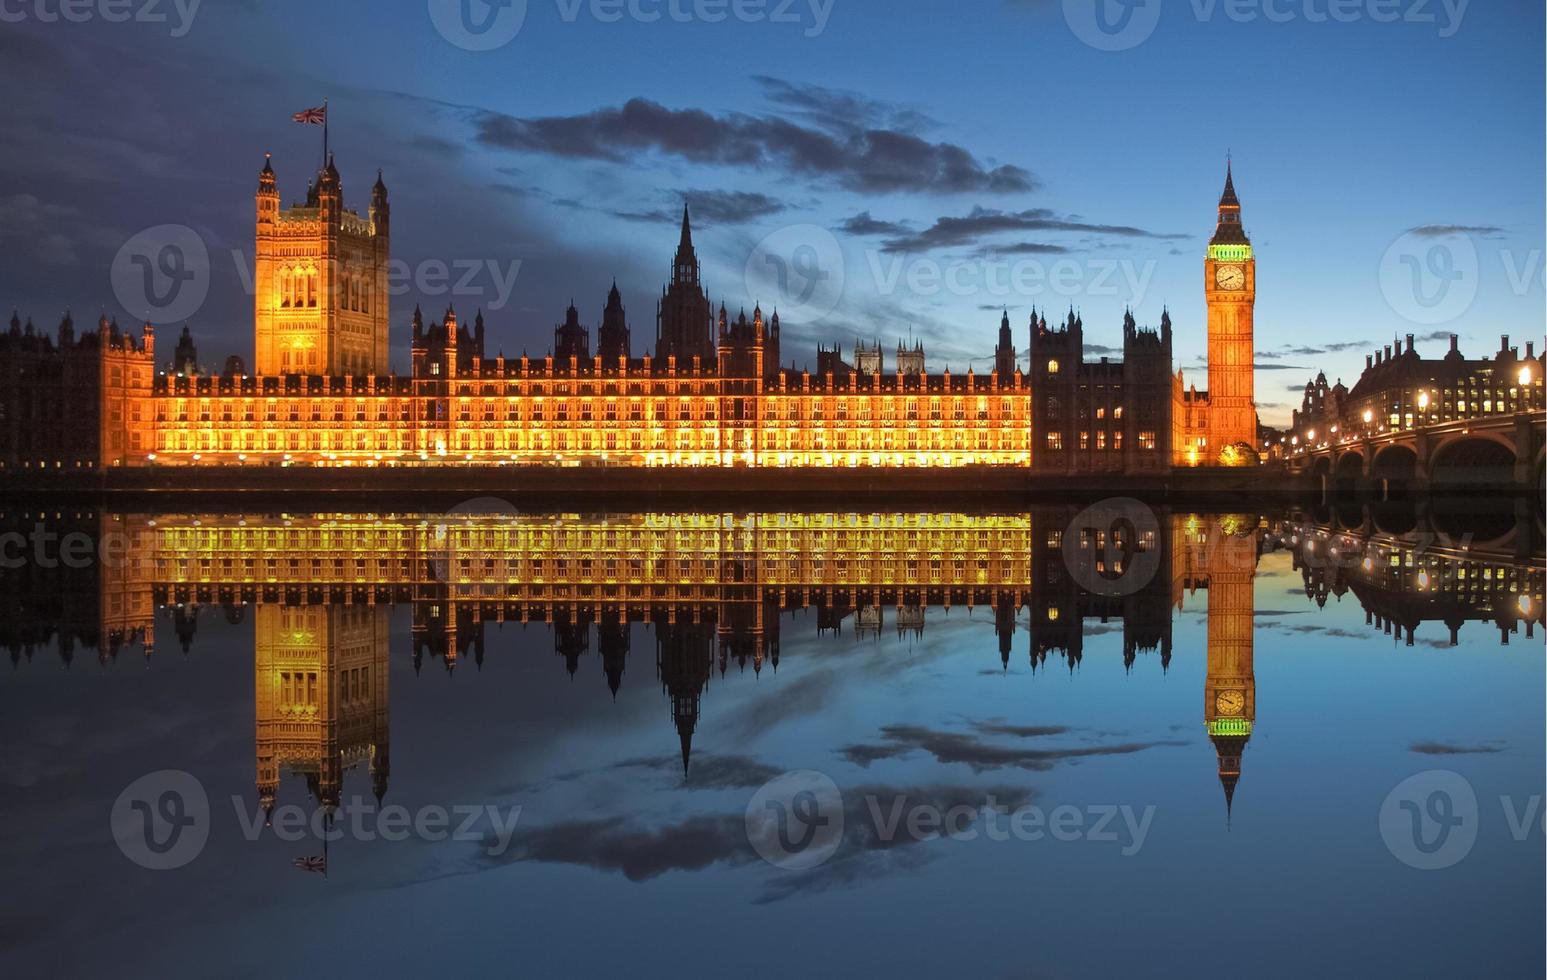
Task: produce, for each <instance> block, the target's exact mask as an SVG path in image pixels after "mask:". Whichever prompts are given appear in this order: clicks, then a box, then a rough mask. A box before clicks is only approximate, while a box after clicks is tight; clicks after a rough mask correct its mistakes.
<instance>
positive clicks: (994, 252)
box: [972, 242, 1070, 259]
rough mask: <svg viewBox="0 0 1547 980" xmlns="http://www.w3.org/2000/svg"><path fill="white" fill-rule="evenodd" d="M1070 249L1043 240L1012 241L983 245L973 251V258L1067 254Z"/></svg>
mask: <svg viewBox="0 0 1547 980" xmlns="http://www.w3.org/2000/svg"><path fill="white" fill-rule="evenodd" d="M1069 251H1070V249H1068V248H1066V247H1065V246H1063V245H1049V244H1047V243H1045V242H1012V243H1010V244H1008V245H984V246H983V247H982V248H980V249H978V250H977V251H976V252H973V253H972V254H973V257H974V258H979V259H992V258H996V257H998V256H1001V255H1067V254H1069Z"/></svg>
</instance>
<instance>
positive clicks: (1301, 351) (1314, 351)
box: [1257, 340, 1375, 360]
mask: <svg viewBox="0 0 1547 980" xmlns="http://www.w3.org/2000/svg"><path fill="white" fill-rule="evenodd" d="M1374 346H1375V341H1373V340H1340V341H1337V342H1336V343H1331V344H1320V345H1317V346H1308V345H1293V344H1289V345H1285V346H1283V347H1279V348H1276V349H1274V350H1264V351H1258V352H1257V356H1258V357H1262V358H1266V359H1268V360H1273V359H1274V358H1279V357H1316V356H1318V355H1321V354H1337V353H1341V352H1343V351H1349V350H1370V349H1373V347H1374Z"/></svg>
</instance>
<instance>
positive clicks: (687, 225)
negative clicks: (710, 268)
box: [671, 203, 698, 284]
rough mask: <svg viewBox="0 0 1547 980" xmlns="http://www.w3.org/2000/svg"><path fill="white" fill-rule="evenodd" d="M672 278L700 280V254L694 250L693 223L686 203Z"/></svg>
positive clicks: (683, 206)
mask: <svg viewBox="0 0 1547 980" xmlns="http://www.w3.org/2000/svg"><path fill="white" fill-rule="evenodd" d="M671 278H672V282H682V283H690V284H696V283H697V282H698V255H697V253H695V252H694V251H693V224H692V221H691V219H690V218H689V217H688V206H687V204H686V203H684V204H683V205H682V237H681V239H679V240H678V242H677V257H676V259H675V260H674V261H673V262H672V270H671Z"/></svg>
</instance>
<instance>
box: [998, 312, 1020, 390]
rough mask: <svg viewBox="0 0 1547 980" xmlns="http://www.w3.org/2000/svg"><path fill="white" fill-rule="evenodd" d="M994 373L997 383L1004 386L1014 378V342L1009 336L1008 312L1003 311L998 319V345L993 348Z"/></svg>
mask: <svg viewBox="0 0 1547 980" xmlns="http://www.w3.org/2000/svg"><path fill="white" fill-rule="evenodd" d="M994 373H995V374H997V375H999V383H1000V384H1005V383H1007V382H1008V381H1010V380H1011V379H1012V378H1014V377H1015V341H1014V339H1013V338H1012V337H1011V336H1010V311H1009V310H1008V309H1007V310H1005V311H1004V315H1003V316H1002V317H1000V319H999V345H998V346H997V347H995V348H994Z"/></svg>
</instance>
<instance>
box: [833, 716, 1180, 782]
mask: <svg viewBox="0 0 1547 980" xmlns="http://www.w3.org/2000/svg"><path fill="white" fill-rule="evenodd" d="M974 727H975V729H976V730H977V731H978V732H979V733H981V734H985V735H1015V736H1016V737H1019V738H1027V737H1032V736H1033V735H1043V734H1055V733H1054V732H1053V731H1051V730H1043V729H1034V728H1026V729H1020V730H1019V731H1020V732H1022V733H1026V734H1016V732H1017V730H1016V729H1013V728H1012V727H1010V726H1004V725H976V726H974ZM1059 731H1063V730H1062V729H1060V730H1059ZM881 737H882V741H881V742H879V743H870V744H853V745H847V746H845V747H844V748H843V749H841V750H840V754H841V755H842V756H843V757H844V758H845V759H847V760H848V761H850V762H852V763H854V764H855V765H857V766H869V765H870V764H871V763H872V762H877V761H879V760H882V759H894V758H899V757H901V756H905V755H908V754H910V753H912V752H915V751H924V752H927V753H929V754H930V755H932V756H934V758H935V761H936V762H940V763H944V764H950V763H955V762H960V763H965V764H966V765H967V766H969V767H970V768H971V769H972V771H973V772H982V771H984V770H986V769H1005V768H1015V769H1028V770H1033V771H1044V770H1048V769H1051V768H1053V766H1054V765H1056V764H1057V763H1059V762H1064V761H1068V760H1070V759H1083V758H1088V757H1091V756H1104V755H1131V754H1133V753H1135V752H1142V751H1144V750H1145V749H1150V748H1156V747H1159V746H1169V745H1184V744H1186V743H1184V742H1177V741H1159V742H1125V743H1120V744H1115V745H1094V746H1079V747H1065V748H1048V749H1041V748H1037V749H1033V748H1025V747H1021V746H1002V745H992V744H989V743H987V742H984V741H983V740H982V739H980V738H978V737H977V736H976V735H971V734H967V733H965V732H948V731H938V730H934V729H929V728H924V727H922V726H919V725H887V726H885V727H883V728H882V729H881Z"/></svg>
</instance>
